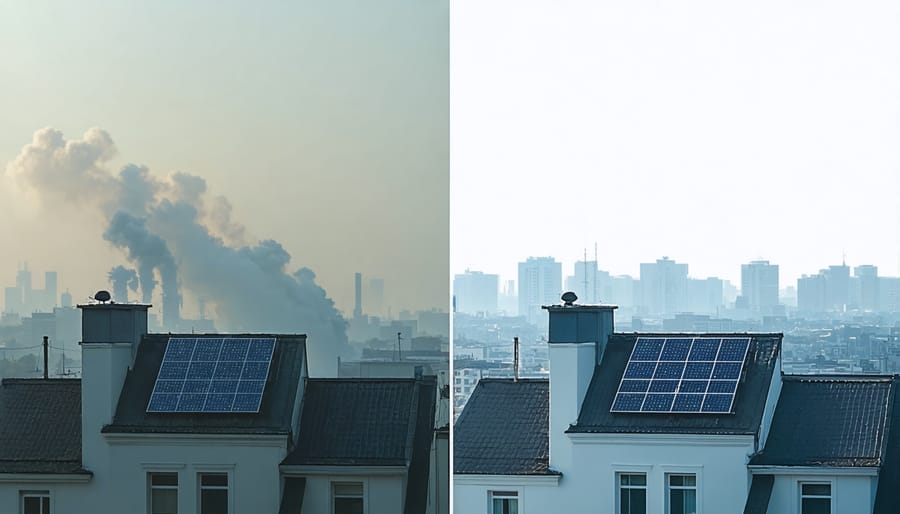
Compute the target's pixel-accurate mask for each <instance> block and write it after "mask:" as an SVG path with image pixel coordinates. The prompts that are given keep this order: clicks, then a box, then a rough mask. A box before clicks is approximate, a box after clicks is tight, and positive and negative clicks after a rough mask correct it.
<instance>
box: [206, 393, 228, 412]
mask: <svg viewBox="0 0 900 514" xmlns="http://www.w3.org/2000/svg"><path fill="white" fill-rule="evenodd" d="M232 404H234V394H209V395H207V397H206V405H205V406H204V408H203V412H231V406H232Z"/></svg>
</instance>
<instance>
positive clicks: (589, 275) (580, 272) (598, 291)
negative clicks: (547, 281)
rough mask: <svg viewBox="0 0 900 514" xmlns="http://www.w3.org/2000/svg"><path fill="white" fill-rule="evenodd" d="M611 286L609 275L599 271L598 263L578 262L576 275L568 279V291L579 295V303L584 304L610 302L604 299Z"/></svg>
mask: <svg viewBox="0 0 900 514" xmlns="http://www.w3.org/2000/svg"><path fill="white" fill-rule="evenodd" d="M609 286H610V279H609V273H608V272H606V271H603V270H600V269H598V268H597V261H577V262H576V263H575V274H574V275H572V276H570V277H566V291H572V292H574V293H575V294H576V295H578V300H579V303H583V304H592V303H593V304H597V303H601V302H603V301H609V300H608V299H606V298H604V296H605V295H604V292H608V291H609ZM607 296H608V295H607Z"/></svg>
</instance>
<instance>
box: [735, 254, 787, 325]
mask: <svg viewBox="0 0 900 514" xmlns="http://www.w3.org/2000/svg"><path fill="white" fill-rule="evenodd" d="M741 296H743V297H744V301H746V302H747V307H748V308H749V309H750V310H751V311H753V312H755V313H761V314H771V313H772V310H773V309H774V308H775V307H776V306H777V305H778V265H777V264H769V261H752V262H750V263H749V264H742V265H741Z"/></svg>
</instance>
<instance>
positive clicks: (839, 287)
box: [821, 264, 850, 311]
mask: <svg viewBox="0 0 900 514" xmlns="http://www.w3.org/2000/svg"><path fill="white" fill-rule="evenodd" d="M821 273H823V274H824V275H825V277H826V280H825V286H826V287H825V301H826V303H827V305H826V307H827V308H828V309H829V310H833V311H843V310H844V309H845V308H846V306H847V305H848V304H849V303H850V266H847V265H846V264H841V265H838V266H828V269H825V270H822V271H821Z"/></svg>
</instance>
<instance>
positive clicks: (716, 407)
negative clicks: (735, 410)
mask: <svg viewBox="0 0 900 514" xmlns="http://www.w3.org/2000/svg"><path fill="white" fill-rule="evenodd" d="M732 398H734V395H733V394H708V395H706V398H705V399H704V400H703V408H702V409H701V412H731V400H732Z"/></svg>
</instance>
